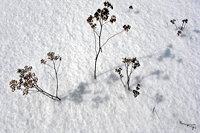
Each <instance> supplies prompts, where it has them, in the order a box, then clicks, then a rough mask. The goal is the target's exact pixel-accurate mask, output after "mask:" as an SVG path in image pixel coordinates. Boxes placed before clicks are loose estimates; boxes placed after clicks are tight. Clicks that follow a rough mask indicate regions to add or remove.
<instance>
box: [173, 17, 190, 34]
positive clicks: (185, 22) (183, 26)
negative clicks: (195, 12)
mask: <svg viewBox="0 0 200 133" xmlns="http://www.w3.org/2000/svg"><path fill="white" fill-rule="evenodd" d="M170 23H172V24H173V25H175V27H176V31H177V35H178V36H179V35H181V34H182V32H183V30H184V28H185V26H186V24H187V23H188V19H183V20H182V25H181V26H180V27H178V26H177V25H176V19H172V20H170Z"/></svg>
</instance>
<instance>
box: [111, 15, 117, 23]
mask: <svg viewBox="0 0 200 133" xmlns="http://www.w3.org/2000/svg"><path fill="white" fill-rule="evenodd" d="M110 22H111V23H114V22H116V16H115V15H112V16H111V18H110Z"/></svg>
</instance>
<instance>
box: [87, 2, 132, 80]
mask: <svg viewBox="0 0 200 133" xmlns="http://www.w3.org/2000/svg"><path fill="white" fill-rule="evenodd" d="M112 9H113V5H112V4H111V3H109V2H107V1H106V2H104V7H103V8H102V9H97V10H96V12H95V13H94V15H90V16H89V17H88V19H87V22H88V24H89V25H90V26H91V28H92V30H93V34H94V40H95V53H96V56H95V65H94V79H96V77H97V76H96V73H97V72H96V71H97V60H98V57H99V54H100V52H102V48H103V47H104V46H105V45H106V44H107V43H108V41H109V40H110V39H112V38H113V37H115V36H116V35H118V34H120V33H122V32H124V31H126V32H128V31H129V29H130V28H131V26H130V25H124V26H123V28H122V30H121V31H120V32H117V33H115V34H113V35H112V36H110V37H108V38H107V39H106V40H105V41H104V42H103V40H102V31H103V27H104V26H106V25H107V24H108V23H111V24H113V23H115V22H116V20H117V19H116V16H115V15H111V16H110V10H112ZM97 44H98V45H97Z"/></svg>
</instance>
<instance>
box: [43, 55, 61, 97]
mask: <svg viewBox="0 0 200 133" xmlns="http://www.w3.org/2000/svg"><path fill="white" fill-rule="evenodd" d="M47 56H48V60H49V61H50V62H52V65H51V64H49V63H48V61H47V60H45V59H41V60H40V62H41V64H44V65H47V66H49V67H50V68H52V69H53V70H54V73H55V78H56V94H55V95H56V97H58V71H59V68H60V63H61V60H62V58H61V57H60V56H59V55H55V53H54V52H49V53H47Z"/></svg>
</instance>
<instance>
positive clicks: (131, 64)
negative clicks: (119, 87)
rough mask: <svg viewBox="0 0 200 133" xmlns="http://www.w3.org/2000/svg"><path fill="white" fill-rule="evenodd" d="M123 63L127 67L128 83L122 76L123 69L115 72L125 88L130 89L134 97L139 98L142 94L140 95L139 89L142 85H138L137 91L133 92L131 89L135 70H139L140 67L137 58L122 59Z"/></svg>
mask: <svg viewBox="0 0 200 133" xmlns="http://www.w3.org/2000/svg"><path fill="white" fill-rule="evenodd" d="M122 62H123V63H124V66H125V73H126V75H125V76H126V82H124V80H123V79H124V78H123V77H124V76H123V74H122V68H121V67H120V68H118V69H115V72H116V73H118V74H119V77H120V80H121V82H122V84H123V86H124V88H125V89H126V88H127V89H128V90H129V91H132V92H133V93H134V96H135V97H137V96H138V95H139V94H140V93H139V91H138V90H139V89H140V84H137V86H136V89H134V90H131V88H130V79H131V76H132V73H133V70H135V69H136V68H138V67H139V66H140V63H139V61H138V60H137V59H136V58H122Z"/></svg>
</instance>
